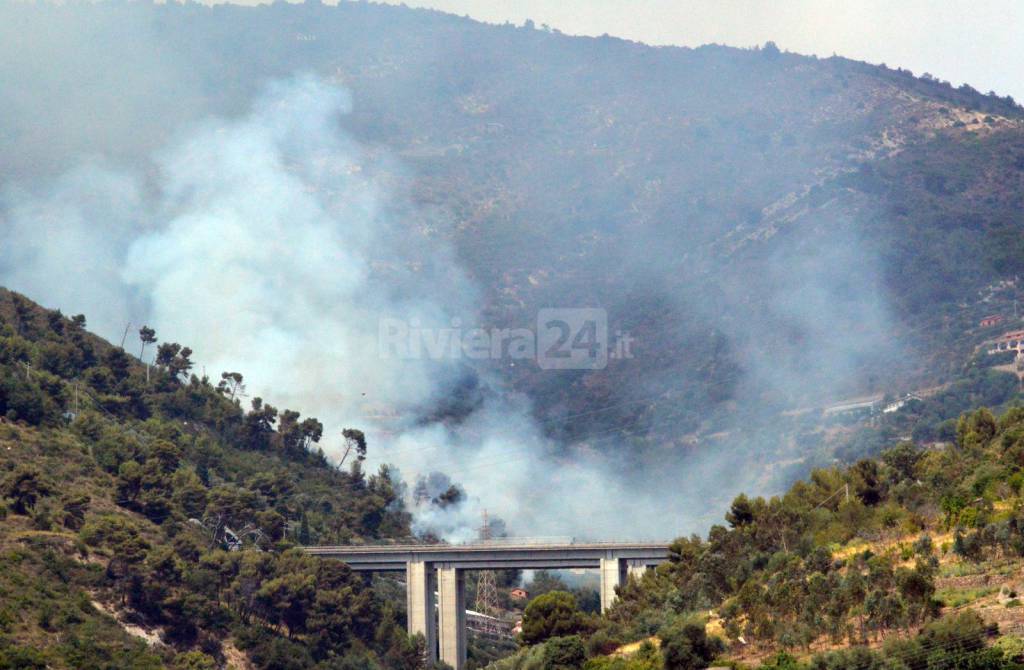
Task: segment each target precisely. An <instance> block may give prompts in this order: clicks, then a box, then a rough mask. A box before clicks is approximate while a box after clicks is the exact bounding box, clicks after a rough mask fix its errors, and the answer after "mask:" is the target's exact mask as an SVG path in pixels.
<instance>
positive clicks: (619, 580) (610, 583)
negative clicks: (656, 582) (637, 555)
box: [598, 552, 647, 613]
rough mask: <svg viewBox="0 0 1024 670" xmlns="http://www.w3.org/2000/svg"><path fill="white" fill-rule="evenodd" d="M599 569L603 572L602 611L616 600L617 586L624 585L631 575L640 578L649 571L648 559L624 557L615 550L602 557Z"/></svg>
mask: <svg viewBox="0 0 1024 670" xmlns="http://www.w3.org/2000/svg"><path fill="white" fill-rule="evenodd" d="M598 570H599V571H600V574H601V612H602V613H603V612H605V611H607V610H608V608H609V607H611V606H612V603H613V602H615V598H617V596H616V595H615V588H616V587H618V586H622V585H623V584H625V583H626V580H627V579H629V578H630V577H634V578H636V579H640V578H641V577H643V575H644V573H645V572H647V561H644V560H640V559H632V558H622V557H621V556H619V555H617V554H615V553H614V552H608V553H607V555H605V556H604V557H603V558H601V562H600V566H599V567H598Z"/></svg>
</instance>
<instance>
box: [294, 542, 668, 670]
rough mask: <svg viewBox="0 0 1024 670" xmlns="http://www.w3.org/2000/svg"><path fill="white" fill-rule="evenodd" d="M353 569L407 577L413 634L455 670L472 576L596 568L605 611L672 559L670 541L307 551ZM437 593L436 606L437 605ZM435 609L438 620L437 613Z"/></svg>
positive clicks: (459, 665)
mask: <svg viewBox="0 0 1024 670" xmlns="http://www.w3.org/2000/svg"><path fill="white" fill-rule="evenodd" d="M304 551H306V552H307V553H309V554H312V555H314V556H320V557H323V558H336V559H338V560H341V561H344V562H345V563H347V564H348V565H349V566H351V568H352V569H353V570H358V571H365V572H405V575H406V581H405V583H406V602H407V605H408V611H409V615H408V630H409V633H411V634H416V633H420V634H422V635H423V637H424V638H425V639H426V641H427V657H428V660H430V661H433V660H435V659H437V658H440V659H441V660H442V661H444V662H445V663H447V664H449V665H451V666H452V667H453V668H455V670H463V668H465V667H466V581H465V571H466V570H501V569H506V568H514V569H520V570H557V569H565V568H592V569H596V570H598V572H599V574H600V576H601V611H604V610H606V609H607V608H608V607H609V606H610V605H611V603H612V601H613V600H614V599H615V587H617V586H620V585H622V584H623V583H625V581H626V580H627V579H628V577H629V575H640V574H642V573H643V571H644V570H646V569H647V568H648V567H649V566H652V565H658V564H659V563H664V562H665V561H667V560H668V542H593V543H575V542H573V543H558V544H532V543H527V542H523V543H516V542H514V541H511V542H510V541H501V542H486V543H480V544H459V545H452V544H424V545H420V544H406V545H359V546H348V545H342V546H333V547H332V546H322V547H304ZM435 594H436V598H437V603H436V605H435ZM435 609H436V611H437V620H436V621H435V618H434V612H435Z"/></svg>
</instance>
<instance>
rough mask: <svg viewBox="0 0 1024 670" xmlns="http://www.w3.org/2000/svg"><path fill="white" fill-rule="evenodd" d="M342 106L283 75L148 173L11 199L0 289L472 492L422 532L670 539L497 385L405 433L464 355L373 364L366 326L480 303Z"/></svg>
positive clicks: (330, 93)
mask: <svg viewBox="0 0 1024 670" xmlns="http://www.w3.org/2000/svg"><path fill="white" fill-rule="evenodd" d="M350 107H351V102H350V100H349V97H348V95H347V94H346V93H345V92H344V91H342V90H339V89H337V88H335V87H332V86H330V85H328V84H326V83H324V82H323V81H321V80H319V79H317V78H314V77H311V76H302V77H297V78H295V79H293V80H290V81H287V82H282V83H277V84H274V85H271V86H270V87H269V88H268V89H267V91H266V92H265V94H264V95H263V96H262V97H261V98H260V99H259V100H258V101H257V102H256V103H255V104H254V106H253V108H252V110H251V112H250V113H249V114H248V115H247V116H245V117H244V118H240V119H234V120H225V119H210V120H208V121H206V122H205V123H203V124H201V125H200V126H198V127H196V128H193V129H192V130H191V131H190V132H187V133H185V134H184V135H182V136H181V137H180V139H179V141H177V142H174V143H173V144H172V146H170V147H168V148H167V149H166V150H165V151H163V152H162V153H160V154H159V155H157V156H156V157H155V158H154V161H153V165H154V169H153V171H152V173H150V174H145V175H143V174H126V173H122V172H118V171H117V170H114V169H111V168H108V167H104V166H103V165H99V164H95V163H92V164H85V165H83V166H81V167H78V168H75V169H74V170H72V171H71V172H69V173H68V174H67V175H66V176H65V177H63V178H61V179H59V180H58V181H57V182H56V183H54V184H52V185H51V186H50V188H48V189H45V190H44V191H37V192H27V191H24V190H16V189H13V188H8V189H6V190H5V192H4V194H3V197H2V200H0V216H2V217H3V221H2V223H3V226H4V229H5V230H6V231H7V242H6V243H5V245H4V247H3V249H2V250H0V282H2V283H3V284H5V285H7V286H10V287H11V288H13V289H15V290H19V291H22V292H24V293H26V294H27V295H29V296H31V297H33V298H36V299H38V300H40V301H42V302H44V303H46V304H47V305H48V306H52V307H59V308H61V309H63V310H64V311H65V312H71V313H78V312H84V313H85V314H86V315H87V316H88V317H89V318H90V323H91V325H92V327H93V329H95V330H97V331H98V332H99V333H100V334H102V335H104V336H106V337H108V338H110V339H112V340H114V341H115V342H116V341H118V340H119V339H120V338H121V336H122V333H123V332H124V328H125V324H126V323H128V322H131V323H132V324H133V328H132V333H134V332H135V331H137V329H138V327H139V326H140V325H142V324H143V323H145V324H148V325H151V326H153V327H155V328H156V330H157V333H158V336H159V338H160V339H161V340H163V341H178V342H181V343H183V344H186V345H188V346H190V347H192V348H193V350H194V351H195V356H194V358H195V360H197V361H198V362H199V363H200V364H201V365H202V366H204V368H205V370H206V372H207V373H209V375H210V376H211V377H213V378H216V376H217V375H219V373H220V372H222V371H228V370H231V371H235V370H237V371H240V372H242V373H243V374H244V375H245V377H246V382H247V384H248V390H249V393H250V395H259V396H262V397H263V398H265V399H266V400H267V401H268V402H271V403H272V404H274V405H276V406H278V407H288V408H292V409H297V410H299V411H301V412H302V413H303V414H307V415H314V416H317V417H318V418H320V419H321V420H322V421H323V422H324V424H325V426H326V427H327V432H326V435H325V439H324V442H323V445H322V446H323V447H324V449H325V451H327V452H328V455H337V451H338V449H339V448H340V447H341V438H340V429H341V428H342V427H357V428H362V429H364V430H366V431H367V433H368V436H369V438H370V449H371V452H370V455H371V463H372V462H374V461H376V462H385V461H391V462H394V463H395V464H397V465H398V466H399V468H400V470H401V472H402V473H403V474H404V475H405V476H406V477H408V478H410V481H415V479H416V477H417V476H418V475H423V474H427V473H429V472H432V471H441V472H446V473H448V474H450V475H451V476H452V478H453V479H454V480H455V481H458V482H461V483H462V484H463V485H464V486H465V487H466V489H467V492H468V494H469V499H468V500H467V501H466V502H464V503H463V504H461V505H456V506H451V507H449V508H446V509H444V510H440V509H438V508H436V507H431V506H427V507H424V508H423V509H422V510H420V511H421V515H420V516H419V517H418V518H417V526H416V527H417V529H419V530H424V531H426V530H433V531H435V532H439V533H441V534H443V535H445V536H447V537H448V538H449V539H452V540H467V539H471V536H472V533H473V529H475V528H476V527H477V526H479V524H480V512H481V511H482V508H487V509H488V510H489V511H490V512H491V513H492V514H494V515H498V516H501V517H503V518H505V519H507V520H508V522H509V525H510V530H511V531H512V532H513V533H515V534H532V535H552V534H553V535H575V536H580V535H589V536H600V535H604V536H608V535H615V536H627V535H629V536H639V535H647V536H668V535H671V534H673V533H675V532H677V531H678V530H680V528H679V525H678V522H679V519H671V518H669V519H666V516H665V509H666V506H667V505H668V504H670V503H671V501H668V500H665V499H663V498H662V496H660V495H656V492H653V491H649V492H638V491H636V490H635V489H634V487H632V486H631V485H629V484H628V483H627V480H625V479H621V478H617V477H615V476H614V475H613V473H612V472H610V471H609V468H608V466H607V465H606V464H605V463H604V462H603V460H602V459H600V458H599V457H597V456H592V457H588V456H586V455H585V454H584V455H577V457H575V458H574V459H573V461H572V462H571V464H570V463H563V462H560V461H559V460H557V459H555V458H554V457H553V456H551V454H552V452H553V447H552V445H551V444H549V443H548V442H547V441H546V440H545V439H544V438H543V437H542V436H541V431H540V430H539V429H538V427H537V426H536V425H535V424H534V422H533V421H532V420H531V419H530V418H529V417H530V416H531V413H530V407H529V406H528V405H527V404H526V403H525V401H523V400H522V399H521V398H517V397H514V396H512V395H509V394H505V393H503V392H502V391H501V389H500V386H498V385H497V384H491V385H490V386H491V388H492V389H494V390H495V391H496V392H494V393H490V394H488V395H486V398H487V399H486V400H485V401H483V403H482V404H480V405H478V406H477V407H476V409H475V410H474V411H473V412H472V413H471V414H470V416H469V417H468V418H466V419H465V420H463V421H461V422H460V423H459V425H458V427H457V428H452V427H450V426H446V425H442V424H440V423H433V424H426V425H408V424H404V423H403V417H405V416H409V415H410V414H411V413H412V412H413V411H414V410H417V409H420V410H422V409H423V408H428V407H430V406H432V404H433V403H436V402H437V401H438V400H442V399H444V398H446V397H448V396H449V395H450V394H451V393H452V390H453V387H454V385H455V384H456V383H457V382H458V381H459V380H460V379H461V378H462V377H463V376H464V374H465V367H464V366H465V362H464V361H457V360H441V361H429V360H400V359H398V358H393V357H382V356H381V355H379V354H380V352H379V351H378V340H377V338H378V322H379V320H380V319H382V318H399V319H402V320H405V321H407V322H415V323H418V324H420V326H421V327H435V328H439V327H446V326H449V325H450V324H451V323H452V320H453V319H456V318H458V319H461V320H462V321H463V323H472V319H473V318H474V315H475V314H476V313H477V308H478V304H477V302H478V301H477V291H476V288H475V287H474V286H473V285H472V283H471V282H470V281H469V280H468V279H467V278H466V277H465V275H464V274H463V273H462V272H461V271H460V269H459V266H458V263H457V262H456V260H455V255H454V253H453V252H452V250H451V249H450V247H449V246H448V244H447V243H446V242H444V241H443V240H441V239H438V238H436V237H434V236H432V235H431V233H430V231H431V226H430V224H429V221H428V220H426V215H425V214H423V213H421V212H419V211H417V209H416V208H415V207H413V206H412V205H411V204H410V202H409V201H408V199H407V198H403V197H402V196H401V195H400V194H398V193H395V192H392V190H391V189H389V188H388V187H387V184H388V183H391V182H392V181H393V180H392V177H393V175H394V174H395V173H396V171H398V170H400V167H399V166H398V165H397V164H396V163H394V162H393V161H391V160H389V159H388V158H387V156H385V155H381V154H380V153H379V152H375V151H373V150H370V149H368V148H366V147H362V146H359V145H358V144H356V143H355V142H354V141H352V140H351V139H350V138H348V137H347V136H346V135H345V134H344V133H343V132H342V131H341V128H340V125H339V123H338V121H339V116H340V115H342V114H345V113H347V112H348V111H349V110H350ZM130 342H133V343H134V342H135V339H134V336H133V337H132V339H131V340H130ZM474 374H477V373H474ZM552 374H557V373H552ZM381 415H391V416H393V417H395V418H394V419H390V418H389V419H387V420H384V421H381V420H380V419H379V418H378V417H380V416H381ZM410 488H411V487H410ZM658 510H661V512H660V513H659V512H658Z"/></svg>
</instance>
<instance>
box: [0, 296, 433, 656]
mask: <svg viewBox="0 0 1024 670" xmlns="http://www.w3.org/2000/svg"><path fill="white" fill-rule="evenodd" d="M86 325H87V323H86V320H85V317H82V316H76V317H73V318H67V317H65V316H63V315H61V314H60V313H59V312H55V311H51V312H48V311H45V310H42V309H40V308H39V307H38V306H36V305H35V304H34V303H31V302H30V301H28V300H27V299H25V298H23V297H22V296H20V295H18V294H14V293H9V292H7V291H5V290H0V498H2V499H3V505H2V507H0V516H2V519H0V553H2V559H0V562H2V564H3V566H4V567H3V570H2V571H0V603H2V604H0V667H5V668H6V667H12V668H14V667H17V668H29V667H32V668H35V667H38V668H44V667H46V668H128V667H131V668H158V667H174V668H190V669H195V668H213V667H221V666H222V664H224V663H228V664H230V665H231V667H239V668H243V667H257V668H275V669H277V668H308V667H314V666H315V667H322V668H347V669H353V670H354V669H356V668H374V667H388V668H410V669H411V668H418V667H420V665H419V663H420V660H419V659H420V656H421V649H420V648H419V647H418V646H417V642H416V641H415V640H411V639H409V638H408V637H407V636H406V634H405V632H404V618H405V617H404V612H401V611H396V610H395V606H394V605H393V603H391V602H390V601H387V600H384V599H382V598H381V597H380V596H379V595H377V594H376V593H375V592H374V591H373V590H372V589H371V588H370V587H369V585H367V584H366V583H365V582H364V580H363V578H362V577H359V576H356V575H354V574H353V573H352V572H351V571H350V570H349V569H348V568H347V567H346V566H344V565H343V564H341V563H339V562H337V561H322V560H320V559H315V558H311V557H308V556H305V555H304V554H302V553H301V552H298V551H297V550H290V547H293V546H295V545H296V544H299V543H315V542H339V543H340V542H365V541H372V540H375V539H380V538H387V537H404V536H407V535H408V516H407V515H406V514H405V513H404V512H403V510H402V504H401V501H400V500H397V498H396V492H395V490H394V488H393V485H392V481H391V479H390V477H389V474H388V472H387V471H386V470H382V471H381V472H379V473H376V474H372V475H367V474H365V473H363V471H362V469H361V463H362V459H363V456H364V455H365V450H366V445H365V443H361V442H360V441H361V440H362V436H361V435H360V434H358V433H350V436H351V439H352V440H354V441H355V442H356V443H355V444H353V450H352V457H351V460H350V462H349V463H348V464H345V466H344V469H342V468H341V467H335V466H334V465H331V464H329V463H328V462H327V461H326V460H325V458H324V457H323V454H322V452H320V451H318V450H317V448H316V443H317V442H318V441H319V439H320V437H321V431H322V426H320V424H319V422H318V421H316V419H314V418H311V417H310V418H302V417H300V416H299V415H298V413H296V412H292V411H289V410H282V411H278V410H277V409H275V408H273V407H271V406H269V405H267V404H266V403H263V402H261V400H260V399H259V398H248V397H246V398H245V402H244V404H245V407H247V408H250V409H245V408H243V404H242V398H243V396H244V379H243V377H242V376H241V375H239V374H238V373H233V374H230V375H225V376H224V377H223V380H222V383H218V384H214V383H213V382H212V381H211V380H210V379H208V378H206V377H198V376H197V375H196V374H195V372H194V370H193V369H192V367H193V363H192V361H191V359H190V355H191V352H190V351H189V350H188V348H187V347H182V346H180V345H178V344H175V343H160V344H156V343H155V342H154V341H153V340H155V339H156V338H155V334H154V333H148V332H143V333H142V335H143V337H144V338H145V340H148V342H146V341H145V340H144V341H141V342H136V346H137V347H139V348H142V347H145V346H146V344H147V343H148V344H149V346H157V347H158V348H159V355H158V356H157V364H156V366H154V367H153V368H152V369H150V370H147V369H146V367H145V366H143V365H141V364H140V363H139V362H138V359H136V358H134V357H133V356H131V355H129V354H126V353H125V351H124V350H123V349H121V348H120V347H115V346H112V345H110V344H107V343H106V342H103V341H101V340H99V339H98V338H96V337H94V336H92V335H90V334H89V333H88V332H86V331H85V327H86ZM147 330H148V329H147ZM133 339H134V338H133ZM218 376H219V375H218ZM108 615H112V616H113V617H116V621H115V619H113V618H111V616H108ZM140 638H145V640H143V639H140Z"/></svg>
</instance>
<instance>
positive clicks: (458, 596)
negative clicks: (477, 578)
mask: <svg viewBox="0 0 1024 670" xmlns="http://www.w3.org/2000/svg"><path fill="white" fill-rule="evenodd" d="M437 583H438V589H437V593H438V603H437V610H438V620H439V621H440V629H441V630H440V635H439V636H438V640H439V642H440V647H441V660H442V661H444V662H445V663H447V664H448V665H450V666H452V667H453V668H455V670H463V668H465V667H466V573H465V571H463V570H460V569H459V568H457V567H455V566H454V565H452V564H449V563H442V564H441V565H440V566H439V567H438V569H437Z"/></svg>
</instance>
